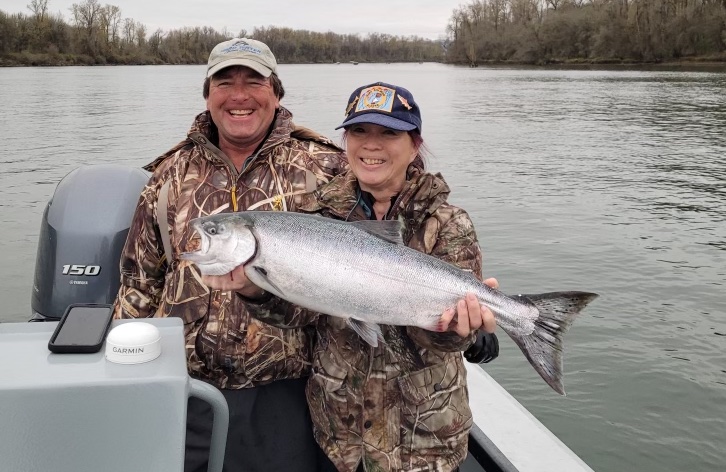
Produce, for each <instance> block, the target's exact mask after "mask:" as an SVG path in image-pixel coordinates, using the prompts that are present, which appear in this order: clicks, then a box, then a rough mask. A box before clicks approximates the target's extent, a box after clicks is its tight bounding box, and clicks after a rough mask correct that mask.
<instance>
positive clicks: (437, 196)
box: [300, 165, 450, 226]
mask: <svg viewBox="0 0 726 472" xmlns="http://www.w3.org/2000/svg"><path fill="white" fill-rule="evenodd" d="M359 189H360V187H359V185H358V180H357V179H356V177H355V176H354V175H353V173H352V172H351V171H348V172H346V173H344V174H341V175H338V176H336V177H335V178H333V179H332V180H331V181H330V182H329V183H328V184H326V185H324V186H323V187H321V188H320V189H318V190H316V191H315V192H313V193H312V194H308V195H306V196H304V197H303V199H302V202H301V205H300V209H301V210H302V211H307V212H320V211H323V212H328V213H330V214H331V215H333V216H335V217H337V218H340V219H343V220H348V219H361V218H364V217H365V215H364V213H363V212H362V211H360V208H359V207H360V200H359V199H360V191H359ZM449 193H450V189H449V186H448V185H447V184H446V182H445V181H444V178H443V177H442V176H441V174H439V173H437V174H430V173H428V172H424V171H422V170H421V169H420V168H419V167H416V166H413V165H412V166H409V168H408V170H407V176H406V183H405V184H404V186H403V189H402V190H401V193H400V194H399V196H398V198H397V199H396V202H395V203H394V208H393V209H392V211H391V212H389V215H390V217H391V218H400V217H403V218H404V219H405V220H406V224H407V225H409V226H419V225H420V224H421V223H422V222H423V220H424V219H426V218H428V217H429V216H430V215H431V214H432V213H434V212H435V211H436V210H437V209H438V208H439V207H440V206H441V205H442V204H444V203H446V199H447V198H448V196H449Z"/></svg>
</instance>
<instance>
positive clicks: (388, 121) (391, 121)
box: [335, 113, 418, 131]
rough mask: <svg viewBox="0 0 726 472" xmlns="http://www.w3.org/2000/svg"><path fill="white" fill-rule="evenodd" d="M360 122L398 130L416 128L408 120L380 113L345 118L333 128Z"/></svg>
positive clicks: (345, 126)
mask: <svg viewBox="0 0 726 472" xmlns="http://www.w3.org/2000/svg"><path fill="white" fill-rule="evenodd" d="M360 123H371V124H374V125H379V126H384V127H386V128H390V129H395V130H398V131H413V130H415V129H416V128H418V126H416V125H414V124H411V123H409V122H408V121H403V120H399V119H398V118H394V117H392V116H388V115H383V114H381V113H362V114H360V115H358V116H355V117H353V118H350V119H348V120H345V121H344V122H343V123H342V124H341V125H340V126H338V127H337V128H335V129H340V128H347V127H348V126H351V125H355V124H360Z"/></svg>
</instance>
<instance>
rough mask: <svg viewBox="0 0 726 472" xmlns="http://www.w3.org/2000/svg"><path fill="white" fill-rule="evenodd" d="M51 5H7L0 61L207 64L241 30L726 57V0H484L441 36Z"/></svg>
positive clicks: (563, 54)
mask: <svg viewBox="0 0 726 472" xmlns="http://www.w3.org/2000/svg"><path fill="white" fill-rule="evenodd" d="M48 4H49V0H30V3H29V4H28V5H27V8H28V11H29V12H28V13H14V14H10V13H6V12H4V11H2V10H0V65H74V64H76V65H77V64H86V65H91V64H203V63H205V62H206V60H207V57H208V55H209V51H211V49H212V48H213V47H214V46H215V45H216V44H217V43H219V42H221V41H223V40H225V39H229V38H232V37H234V36H237V37H251V38H255V39H259V40H261V41H263V42H265V43H267V44H268V45H269V46H270V48H271V49H272V51H273V52H274V53H275V55H276V56H277V59H278V61H279V62H281V63H329V62H349V61H357V62H421V61H426V62H450V63H463V64H468V65H472V66H475V65H479V64H485V63H491V62H514V63H532V64H547V63H558V62H569V63H576V62H584V63H621V62H625V63H628V62H632V63H643V62H661V61H673V60H688V59H692V60H709V61H723V62H726V0H474V1H472V2H470V3H469V4H466V5H462V6H460V7H459V8H457V9H455V10H454V11H453V13H452V16H451V18H450V20H449V23H448V26H447V36H446V37H445V38H443V37H442V38H441V40H438V41H433V40H428V39H424V38H419V37H416V36H408V37H402V36H393V35H387V34H377V33H373V34H369V35H367V36H365V37H361V36H359V35H354V34H348V35H342V34H336V33H333V32H327V33H320V32H314V31H306V30H294V29H291V28H280V27H275V26H270V27H255V28H254V29H253V30H252V31H251V32H249V33H248V32H247V31H245V30H242V31H240V32H239V33H238V34H236V35H234V34H231V33H229V32H228V31H226V30H223V31H216V30H215V29H214V28H211V27H202V28H200V27H195V28H189V27H185V28H179V29H173V30H169V31H163V30H161V29H157V30H156V31H153V32H150V31H148V30H147V28H146V26H145V25H143V24H142V23H140V22H138V21H136V20H134V19H132V18H124V17H123V15H122V12H121V8H120V7H118V6H116V5H109V4H105V5H101V4H100V3H99V1H98V0H83V1H82V2H80V3H74V4H73V5H72V6H71V8H69V13H70V18H69V20H66V19H65V18H64V17H63V15H62V14H60V13H56V14H52V13H50V12H49V8H48Z"/></svg>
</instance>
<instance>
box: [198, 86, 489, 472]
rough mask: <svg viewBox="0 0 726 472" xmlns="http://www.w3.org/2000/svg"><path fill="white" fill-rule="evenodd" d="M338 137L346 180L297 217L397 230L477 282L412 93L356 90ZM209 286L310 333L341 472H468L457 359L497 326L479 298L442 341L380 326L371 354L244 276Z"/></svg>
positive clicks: (469, 228) (214, 280)
mask: <svg viewBox="0 0 726 472" xmlns="http://www.w3.org/2000/svg"><path fill="white" fill-rule="evenodd" d="M341 127H342V128H345V134H344V141H345V143H346V152H347V156H348V161H349V164H350V170H349V171H348V172H347V173H345V174H342V175H339V176H338V177H335V178H334V179H332V180H331V181H330V183H328V184H326V185H325V186H323V187H321V188H320V189H319V190H318V191H316V192H313V193H312V194H308V195H306V196H304V197H303V201H302V202H301V205H300V206H299V211H302V212H308V213H314V214H319V215H323V216H326V217H330V218H336V219H342V220H348V221H354V220H363V219H376V220H384V219H386V220H388V219H402V220H403V221H404V222H405V232H404V241H405V243H406V245H407V246H409V247H411V248H414V249H417V250H419V251H422V252H425V253H427V254H431V255H433V256H435V257H438V258H440V259H442V260H445V261H447V262H450V263H452V264H454V265H456V266H458V267H460V268H462V269H466V270H471V271H472V272H473V273H474V274H476V275H477V277H481V253H480V250H479V246H478V243H477V239H476V234H475V232H474V227H473V225H472V222H471V220H470V219H469V217H468V215H467V214H466V213H465V212H464V211H463V210H461V209H459V208H457V207H454V206H452V205H450V204H448V203H447V202H446V198H447V196H448V194H449V188H448V186H447V185H446V183H445V182H444V180H443V179H442V177H441V176H440V175H438V174H437V175H434V174H430V173H427V172H425V171H424V167H425V164H424V161H423V159H422V157H421V151H422V146H423V139H422V138H421V114H420V110H419V107H418V105H417V104H416V102H415V101H414V98H413V96H412V95H411V93H410V92H409V91H408V90H406V89H404V88H403V87H397V86H395V85H389V84H385V83H380V82H378V83H375V84H371V85H366V86H363V87H360V88H358V89H357V90H355V91H354V92H353V94H352V95H351V97H350V100H349V101H348V105H347V108H346V119H345V121H343V123H342V124H341V125H340V126H339V127H338V128H341ZM204 280H205V283H208V284H212V285H214V287H215V288H220V289H226V290H229V289H235V290H238V292H239V293H240V295H241V296H243V297H245V298H247V299H248V301H254V300H255V299H257V300H258V302H259V303H258V304H257V305H254V304H250V310H251V311H250V312H251V314H252V315H253V316H255V317H257V318H258V319H260V320H262V321H265V322H267V323H270V324H273V325H276V326H283V327H299V326H304V325H306V324H310V323H313V324H314V326H315V329H316V334H317V336H316V346H315V348H314V356H313V374H312V376H311V378H310V381H309V382H308V385H307V398H308V403H309V405H310V412H311V415H312V418H313V424H314V426H315V438H316V440H317V441H318V443H319V444H320V446H321V448H322V449H323V451H325V453H326V455H327V456H328V458H329V459H330V460H331V461H332V463H333V464H334V467H335V469H337V470H339V471H349V472H354V471H356V470H365V471H374V470H375V471H378V470H385V471H403V470H406V471H409V470H427V471H451V470H456V469H457V468H458V466H459V465H460V464H461V463H462V462H463V461H464V459H465V457H466V454H467V438H468V432H469V429H470V428H471V426H472V417H471V411H470V409H469V405H468V400H469V398H468V392H467V389H466V371H465V368H464V365H463V360H462V355H461V352H462V351H464V350H466V349H467V348H468V347H469V346H470V345H471V344H472V343H473V341H474V339H475V332H476V330H477V329H479V328H483V330H484V331H486V332H489V333H491V332H493V331H494V329H495V327H496V323H495V321H494V316H493V314H492V313H491V311H489V310H488V309H486V308H484V307H481V306H480V304H479V302H478V300H477V299H476V298H475V297H474V296H473V295H472V294H468V295H467V296H466V298H465V299H464V300H460V301H459V302H458V304H457V306H456V309H453V308H451V309H448V310H446V311H445V312H444V313H443V314H442V324H441V326H443V329H444V330H445V331H443V332H433V331H427V330H424V329H422V328H416V327H403V326H381V329H382V331H383V335H384V338H385V341H386V342H385V343H380V344H379V346H378V347H375V348H374V347H371V346H369V345H368V344H367V343H366V342H365V341H363V340H362V339H361V338H360V336H358V334H356V333H355V332H354V331H353V330H352V329H350V328H349V327H347V325H346V324H345V322H344V321H343V320H342V319H340V318H333V317H328V316H324V315H320V314H316V313H310V312H308V311H306V310H303V309H301V308H298V307H295V306H293V305H290V304H288V303H287V302H285V301H283V300H280V299H277V298H271V297H269V296H266V295H265V293H264V292H262V291H261V289H259V288H257V287H254V286H252V285H251V283H249V281H247V279H246V277H245V276H244V272H243V268H237V269H235V271H233V274H232V275H226V276H219V277H205V279H204ZM488 283H489V284H490V285H492V286H496V281H495V280H493V279H490V280H489V281H488ZM371 296H372V297H374V296H376V294H375V293H371ZM455 316H456V318H454V317H455ZM331 470H332V468H331Z"/></svg>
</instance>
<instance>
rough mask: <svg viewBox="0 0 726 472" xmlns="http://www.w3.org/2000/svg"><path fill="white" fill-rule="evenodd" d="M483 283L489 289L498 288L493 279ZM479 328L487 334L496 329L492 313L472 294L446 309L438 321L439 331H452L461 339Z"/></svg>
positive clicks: (497, 283) (495, 280)
mask: <svg viewBox="0 0 726 472" xmlns="http://www.w3.org/2000/svg"><path fill="white" fill-rule="evenodd" d="M484 283H485V284H486V285H488V286H489V287H491V288H494V289H497V288H499V282H498V281H497V279H495V278H489V279H486V280H485V281H484ZM454 315H456V319H454ZM480 328H481V329H483V330H484V331H485V332H487V333H493V332H494V331H495V330H496V328H497V321H496V319H495V318H494V313H492V311H491V310H490V309H489V308H487V307H486V306H484V305H482V304H480V303H479V300H477V298H476V296H475V295H474V294H473V293H467V294H466V296H465V297H464V298H463V299H461V300H459V301H458V302H457V304H456V307H455V308H453V307H452V308H447V309H446V310H445V311H444V313H443V315H442V316H441V320H440V321H439V329H440V330H441V331H454V332H456V334H458V335H459V336H461V337H462V338H463V337H466V336H468V335H469V334H470V333H471V332H472V331H474V330H476V329H480Z"/></svg>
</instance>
